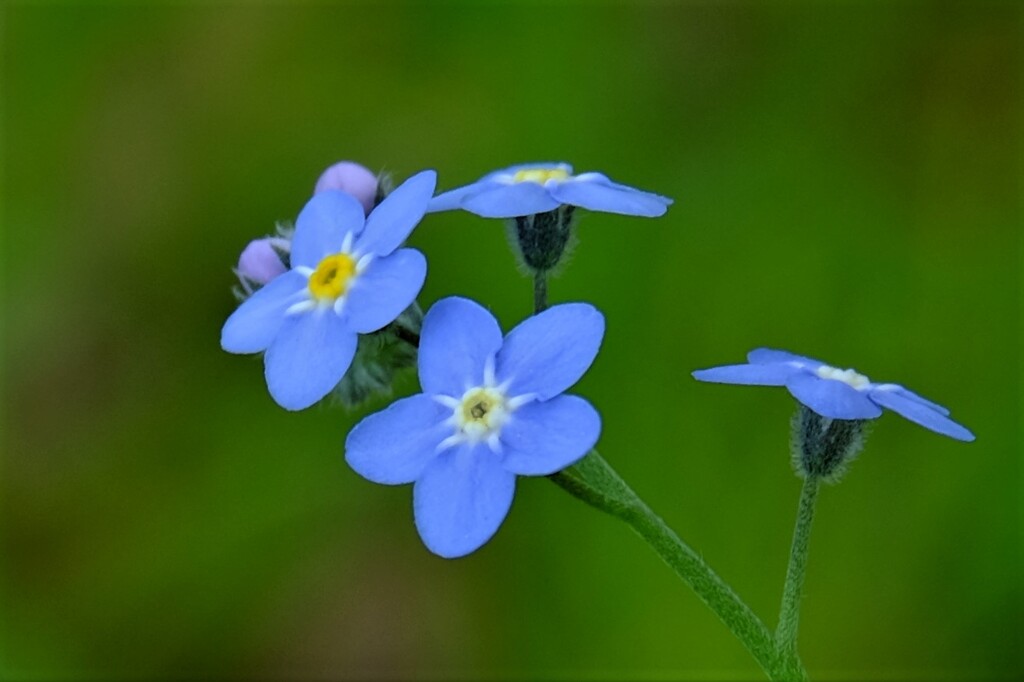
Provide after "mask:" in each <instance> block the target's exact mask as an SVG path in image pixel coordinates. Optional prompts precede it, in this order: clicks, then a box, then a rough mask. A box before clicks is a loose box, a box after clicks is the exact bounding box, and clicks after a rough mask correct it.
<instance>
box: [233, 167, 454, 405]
mask: <svg viewBox="0 0 1024 682" xmlns="http://www.w3.org/2000/svg"><path fill="white" fill-rule="evenodd" d="M436 179H437V175H436V173H434V171H423V172H421V173H419V174H417V175H415V176H413V177H412V178H409V179H408V180H407V181H406V182H405V183H404V184H402V185H401V186H400V187H398V188H397V189H396V190H395V191H394V192H392V193H391V194H390V195H389V196H388V198H387V199H385V200H384V201H383V202H382V203H381V204H380V205H379V206H377V208H376V209H374V211H373V212H372V213H371V214H370V216H369V217H366V216H365V215H364V213H363V207H362V205H361V204H360V203H359V202H358V201H357V200H356V199H354V198H353V197H352V196H350V195H349V194H347V193H345V192H341V191H337V190H331V191H324V192H320V193H317V194H315V195H314V196H313V198H312V199H310V200H309V202H308V203H307V204H306V206H305V207H304V208H303V209H302V212H301V213H300V214H299V217H298V220H297V221H296V225H295V235H294V238H293V240H292V244H291V269H290V270H288V272H285V273H284V274H282V275H279V276H278V277H276V278H274V279H273V280H271V281H270V282H269V283H268V284H267V285H266V286H264V287H263V288H262V289H260V290H259V291H257V292H256V293H255V294H253V295H252V296H251V297H250V298H248V299H246V300H245V302H243V303H242V305H241V306H239V308H238V309H237V310H236V311H235V312H234V313H233V314H232V315H231V317H229V318H228V320H227V322H225V323H224V328H223V329H222V331H221V347H222V348H224V350H226V351H228V352H231V353H259V352H263V351H266V355H265V357H264V362H265V365H266V379H267V388H268V389H269V390H270V394H271V396H273V398H274V400H276V401H277V403H278V404H279V405H281V406H282V407H284V408H287V409H289V410H301V409H303V408H306V407H309V406H310V405H312V404H313V403H315V402H317V401H318V400H320V399H321V398H323V397H324V396H325V395H327V394H328V393H329V392H330V391H331V389H333V388H334V387H335V386H336V385H337V384H338V382H339V381H341V378H342V377H343V376H344V375H345V372H346V370H348V368H349V365H350V364H351V362H352V358H353V356H354V354H355V351H356V344H357V334H368V333H371V332H374V331H376V330H378V329H381V328H382V327H384V326H385V325H387V324H388V323H390V322H391V321H392V320H394V319H395V318H396V317H398V316H399V315H400V314H401V313H402V311H403V310H405V309H406V308H407V307H408V306H409V305H410V304H411V303H412V302H413V301H414V300H415V299H416V296H417V294H419V291H420V289H421V288H422V287H423V281H424V278H425V277H426V270H427V265H426V259H424V257H423V254H421V253H420V252H419V251H416V250H414V249H407V248H403V249H400V248H398V247H399V245H400V244H401V243H402V242H403V241H405V238H406V237H408V236H409V233H410V232H412V229H413V228H414V227H415V226H416V224H417V223H419V221H420V219H421V218H422V217H423V214H424V212H425V211H426V207H427V202H428V201H429V199H430V196H431V195H432V194H433V192H434V185H435V183H436Z"/></svg>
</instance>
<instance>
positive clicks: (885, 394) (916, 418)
mask: <svg viewBox="0 0 1024 682" xmlns="http://www.w3.org/2000/svg"><path fill="white" fill-rule="evenodd" d="M871 399H872V400H874V401H875V402H876V403H878V404H879V405H881V406H882V407H888V408H889V409H890V410H892V411H893V412H896V413H897V414H900V415H902V416H904V417H905V418H907V419H909V420H910V421H912V422H914V423H916V424H920V425H921V426H923V427H925V428H926V429H931V430H932V431H934V432H936V433H941V434H942V435H944V436H949V437H950V438H955V439H957V440H963V441H972V440H974V434H973V433H971V432H970V431H968V430H967V429H965V428H964V427H963V426H961V425H960V424H957V423H956V422H955V421H953V420H952V419H950V418H949V417H947V416H945V415H944V414H942V413H941V412H937V411H935V410H934V409H932V408H931V407H929V406H928V405H925V404H923V403H921V402H920V401H918V400H915V399H914V398H911V397H908V396H905V395H901V394H900V393H898V392H896V391H884V390H882V391H880V390H877V389H875V390H872V391H871Z"/></svg>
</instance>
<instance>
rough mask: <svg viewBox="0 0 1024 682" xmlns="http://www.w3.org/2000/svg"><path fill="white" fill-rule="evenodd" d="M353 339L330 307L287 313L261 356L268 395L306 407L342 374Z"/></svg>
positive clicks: (284, 403)
mask: <svg viewBox="0 0 1024 682" xmlns="http://www.w3.org/2000/svg"><path fill="white" fill-rule="evenodd" d="M356 342H357V336H356V333H355V332H354V331H352V330H350V329H348V328H347V327H346V326H345V324H344V322H342V320H341V318H339V317H338V316H337V315H335V314H334V311H333V310H331V309H324V308H319V309H317V310H313V311H310V312H306V313H298V314H294V315H290V316H288V317H287V318H286V320H285V323H284V325H283V326H282V327H281V331H280V332H278V334H277V337H276V338H275V339H274V342H273V343H272V344H270V347H269V348H268V349H267V354H266V357H265V360H266V375H267V388H269V389H270V395H271V396H273V398H274V400H276V401H277V404H278V405H280V406H281V407H283V408H285V409H288V410H302V409H305V408H307V407H309V406H310V405H312V404H313V403H315V402H316V401H318V400H320V399H321V398H323V397H324V396H325V395H327V394H328V393H330V392H331V390H332V389H333V388H334V387H335V386H337V385H338V382H339V381H341V378H342V377H343V376H345V372H346V370H348V367H349V365H351V364H352V357H353V356H354V355H355V353H356Z"/></svg>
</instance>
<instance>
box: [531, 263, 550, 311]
mask: <svg viewBox="0 0 1024 682" xmlns="http://www.w3.org/2000/svg"><path fill="white" fill-rule="evenodd" d="M547 307H548V273H546V272H544V271H542V270H537V271H536V272H534V273H533V312H534V313H539V312H543V311H544V310H545V309H546V308H547Z"/></svg>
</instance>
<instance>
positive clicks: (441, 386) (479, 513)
mask: <svg viewBox="0 0 1024 682" xmlns="http://www.w3.org/2000/svg"><path fill="white" fill-rule="evenodd" d="M603 336H604V317H603V316H602V315H601V313H599V312H598V311H597V310H596V309H595V308H594V307H593V306H590V305H588V304H585V303H566V304H562V305H557V306H554V307H552V308H550V309H548V310H546V311H544V312H542V313H540V314H538V315H535V316H533V317H530V318H528V319H527V320H525V321H523V322H522V323H521V324H519V325H518V326H517V327H516V328H515V329H513V330H512V331H511V332H509V334H508V335H507V336H506V337H504V339H502V335H501V329H500V327H499V326H498V322H497V321H496V320H495V319H494V317H493V316H492V315H491V314H490V313H489V312H488V311H487V310H485V309H484V308H482V307H481V306H480V305H478V304H477V303H474V302H472V301H470V300H467V299H464V298H457V297H452V298H446V299H443V300H441V301H439V302H438V303H436V304H435V305H434V306H433V307H432V308H431V309H430V310H429V311H428V312H427V315H426V317H425V318H424V320H423V330H422V336H421V339H420V349H419V377H420V384H421V386H422V388H423V393H421V394H418V395H414V396H412V397H409V398H403V399H401V400H398V401H397V402H395V403H394V404H392V405H391V406H390V407H388V408H387V409H386V410H384V411H382V412H378V413H376V414H373V415H370V416H369V417H367V418H366V419H364V420H363V421H362V422H360V423H359V424H358V425H357V426H356V427H355V428H354V429H353V430H352V431H351V432H350V433H349V435H348V439H347V440H346V442H345V459H346V460H347V461H348V463H349V465H350V466H351V467H352V468H353V469H355V471H356V472H357V473H359V474H360V475H361V476H363V477H365V478H367V479H369V480H371V481H374V482H376V483H383V484H387V485H398V484H403V483H415V485H414V487H413V511H414V515H415V520H416V527H417V529H418V530H419V533H420V537H422V538H423V542H424V543H425V544H426V546H427V547H428V548H429V549H430V550H431V551H432V552H434V553H435V554H438V555H440V556H443V557H448V558H452V557H458V556H463V555H466V554H469V553H470V552H473V551H474V550H476V549H477V548H479V547H480V546H481V545H483V544H484V543H485V542H487V541H488V540H489V539H490V538H491V537H492V536H493V535H494V533H495V532H496V531H497V530H498V527H499V526H500V525H501V523H502V521H503V520H504V519H505V516H506V514H507V513H508V511H509V508H510V507H511V505H512V497H513V494H514V491H515V477H516V475H522V476H543V475H548V474H552V473H554V472H556V471H559V470H561V469H563V468H565V467H567V466H569V465H570V464H572V463H573V462H575V461H577V460H578V459H580V458H581V457H583V456H584V455H585V454H586V453H587V452H588V451H589V450H590V449H591V448H592V447H593V446H594V444H595V443H596V442H597V438H598V436H599V435H600V432H601V419H600V417H599V416H598V414H597V412H596V410H594V408H593V407H592V406H591V405H590V403H588V402H587V401H585V400H583V399H582V398H578V397H576V396H572V395H563V394H562V393H563V391H565V390H566V389H568V388H569V387H570V386H572V385H573V384H575V383H576V382H577V381H578V380H579V379H580V377H582V376H583V374H584V372H586V370H587V368H589V367H590V365H591V363H592V362H593V360H594V357H595V356H596V355H597V351H598V348H599V347H600V345H601V340H602V337H603Z"/></svg>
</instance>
